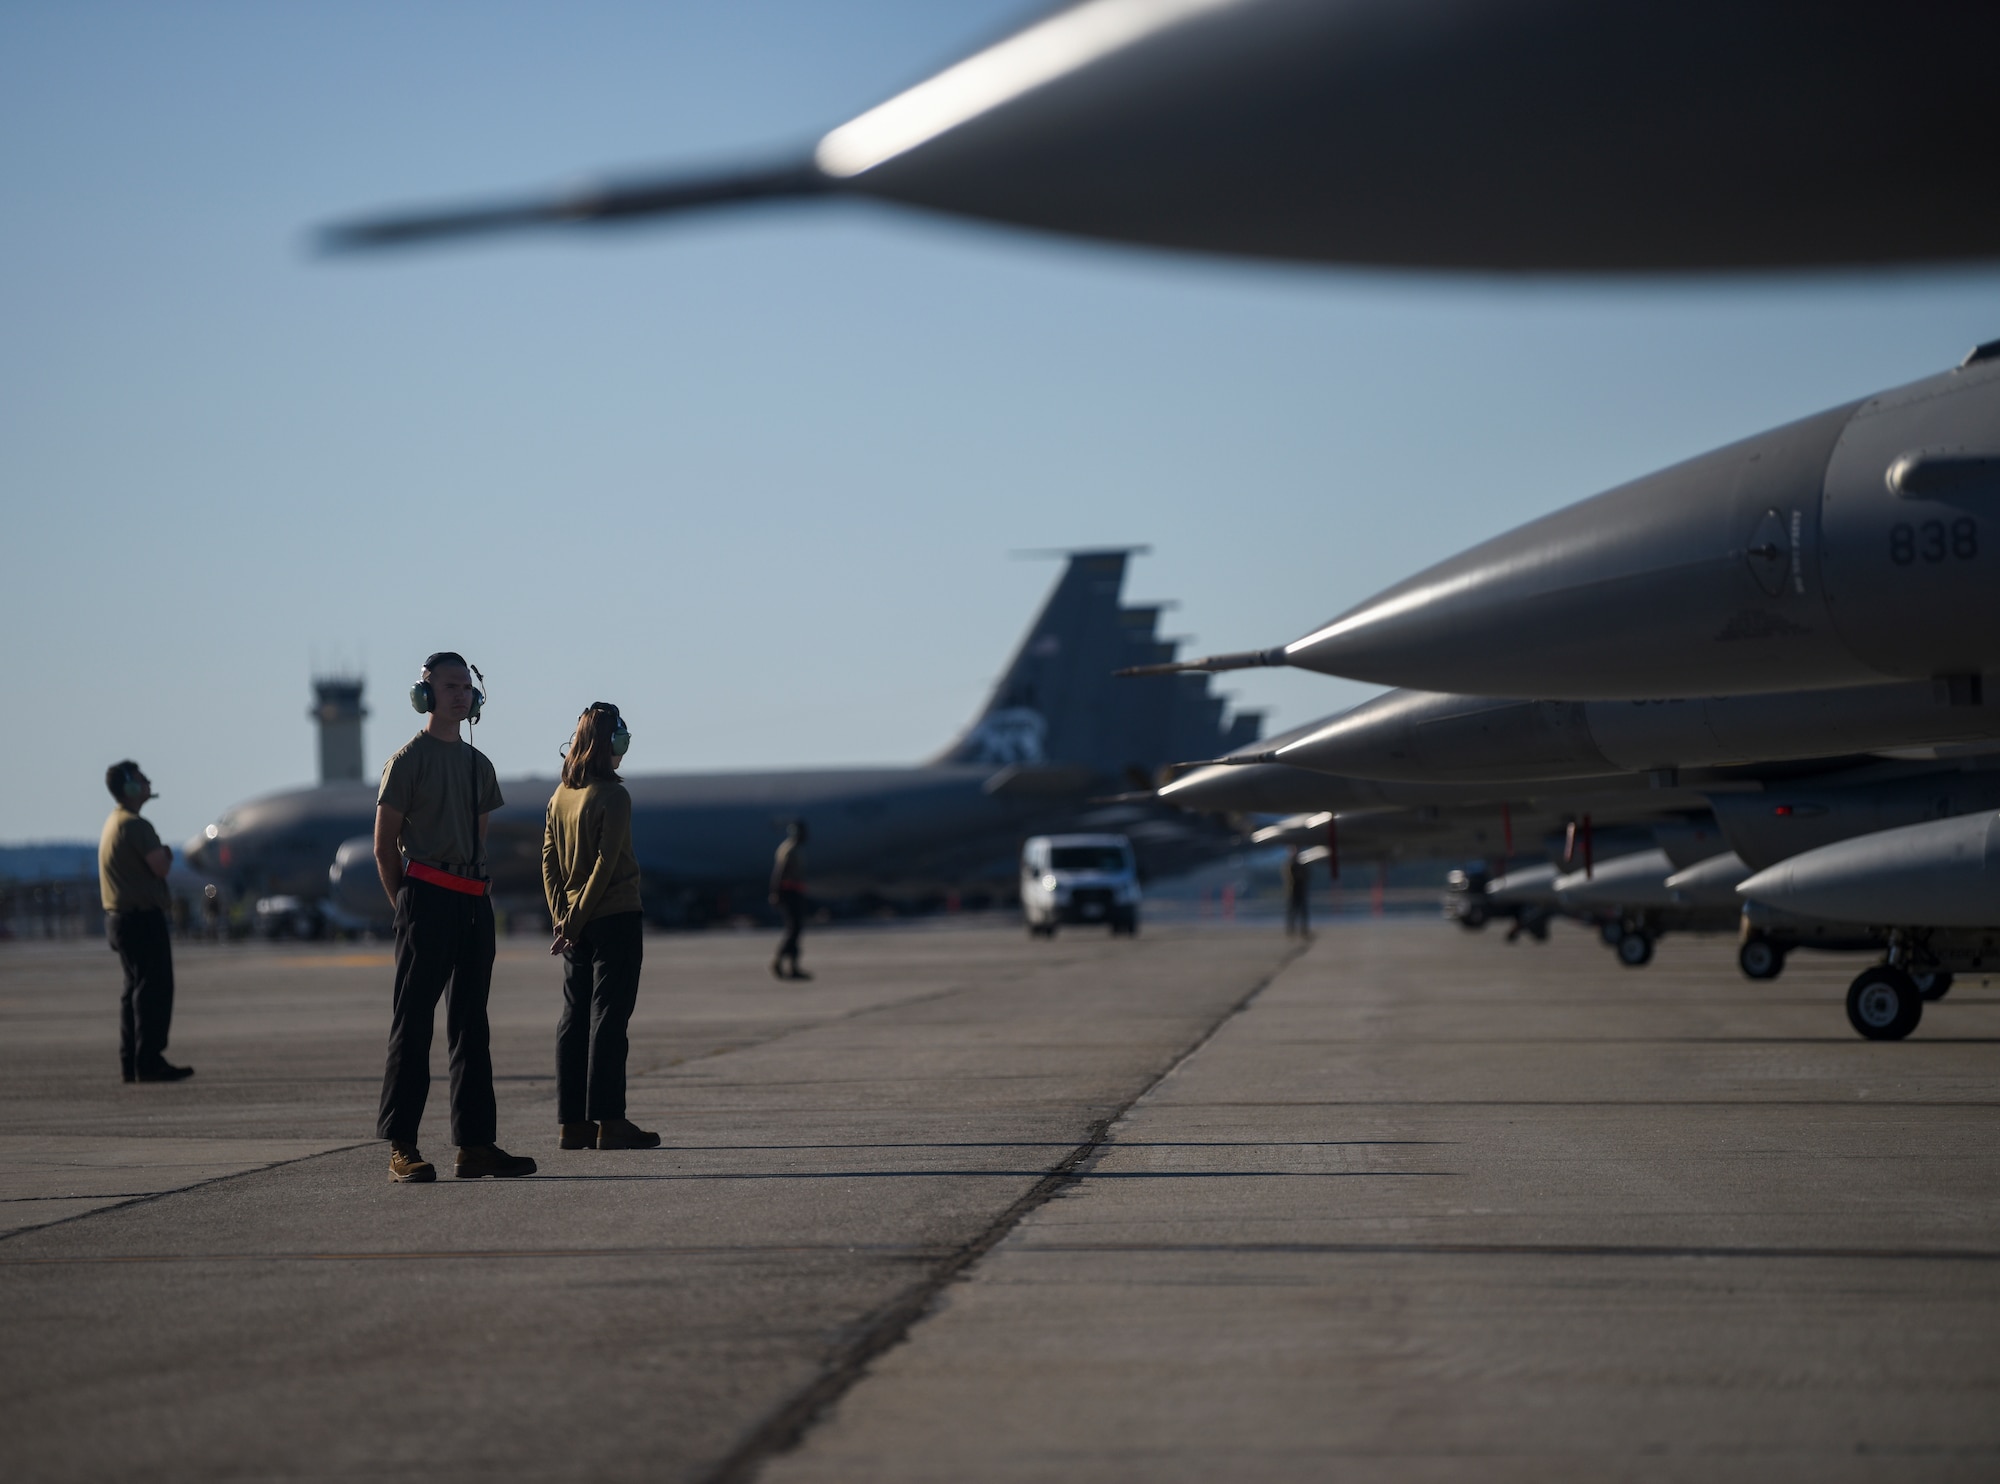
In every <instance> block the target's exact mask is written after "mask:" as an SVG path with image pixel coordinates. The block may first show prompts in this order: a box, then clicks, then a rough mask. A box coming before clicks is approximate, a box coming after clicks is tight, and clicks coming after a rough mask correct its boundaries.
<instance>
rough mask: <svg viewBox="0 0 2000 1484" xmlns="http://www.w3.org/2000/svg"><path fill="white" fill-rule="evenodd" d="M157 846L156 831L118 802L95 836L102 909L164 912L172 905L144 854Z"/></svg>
mask: <svg viewBox="0 0 2000 1484" xmlns="http://www.w3.org/2000/svg"><path fill="white" fill-rule="evenodd" d="M159 848H160V836H159V832H158V831H157V830H155V829H154V828H153V827H152V825H150V824H148V823H147V822H146V821H145V820H143V819H141V818H140V817H139V816H138V814H137V813H136V812H135V811H133V810H131V809H127V808H126V807H125V806H124V805H123V804H120V805H119V806H118V807H117V808H116V809H113V810H112V811H111V817H110V818H109V819H107V820H105V821H104V833H103V834H102V835H100V836H98V838H97V888H98V891H99V892H100V893H101V894H102V896H103V898H104V910H105V911H106V912H146V911H158V912H164V911H166V910H167V908H168V907H170V906H172V905H173V895H172V893H170V892H169V891H168V890H167V883H166V881H165V880H164V879H163V878H161V877H159V876H155V875H154V874H153V868H152V867H151V866H149V865H147V864H146V857H147V856H148V855H151V854H152V853H153V852H154V851H155V850H158V849H159Z"/></svg>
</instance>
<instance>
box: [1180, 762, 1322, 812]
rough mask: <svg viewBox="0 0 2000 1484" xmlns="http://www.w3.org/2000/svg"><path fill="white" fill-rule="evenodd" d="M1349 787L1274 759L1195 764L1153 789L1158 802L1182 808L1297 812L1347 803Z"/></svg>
mask: <svg viewBox="0 0 2000 1484" xmlns="http://www.w3.org/2000/svg"><path fill="white" fill-rule="evenodd" d="M1353 793H1354V791H1353V789H1352V788H1351V787H1350V786H1348V785H1347V784H1346V782H1345V781H1344V780H1342V779H1339V778H1330V777H1328V776H1326V775H1325V774H1323V773H1312V772H1308V771H1307V770H1306V769H1304V768H1287V767H1284V766H1282V765H1280V764H1277V763H1250V764H1247V765H1245V766H1242V767H1229V766H1210V767H1206V768H1197V769H1195V770H1194V771H1193V772H1192V773H1189V774H1187V775H1185V776H1184V777H1181V778H1177V779H1175V780H1174V781H1173V782H1172V783H1169V784H1167V785H1166V787H1164V788H1162V789H1161V790H1160V792H1159V796H1160V799H1161V801H1162V802H1164V803H1168V804H1173V805H1175V806H1177V807H1178V808H1182V809H1196V810H1214V811H1216V812H1218V813H1221V812H1231V813H1234V812H1239V811H1240V812H1248V813H1259V814H1302V813H1307V812H1310V811H1312V810H1315V809H1336V808H1340V807H1341V806H1343V805H1345V804H1348V803H1351V802H1353Z"/></svg>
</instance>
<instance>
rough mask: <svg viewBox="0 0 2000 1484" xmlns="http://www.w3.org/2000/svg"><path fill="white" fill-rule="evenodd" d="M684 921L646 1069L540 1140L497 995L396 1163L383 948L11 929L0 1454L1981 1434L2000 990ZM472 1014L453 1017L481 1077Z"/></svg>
mask: <svg viewBox="0 0 2000 1484" xmlns="http://www.w3.org/2000/svg"><path fill="white" fill-rule="evenodd" d="M769 947H770V944H769V942H767V941H765V940H764V939H762V938H750V937H746V936H741V935H736V934H723V933H718V934H710V935H695V936H686V937H661V938H652V939H649V940H648V943H647V953H648V960H647V971H646V978H645V981H644V983H643V985H642V989H641V997H640V1010H639V1014H638V1016H637V1018H636V1019H635V1023H634V1035H633V1056H632V1074H633V1075H632V1112H633V1115H634V1117H635V1118H637V1119H638V1121H640V1122H641V1123H643V1124H645V1125H646V1126H648V1127H657V1128H660V1129H661V1130H662V1132H663V1133H664V1134H665V1136H666V1142H667V1147H666V1148H664V1149H662V1150H660V1151H656V1152H633V1153H614V1154H599V1153H596V1152H594V1151H592V1152H569V1153H564V1152H561V1151H558V1150H556V1149H555V1147H554V1134H555V1128H554V1108H553V1098H554V1088H553V1082H552V1078H551V1076H550V1074H549V1064H550V1061H551V1057H552V1044H551V1043H552V1039H553V1026H554V1020H555V1015H556V1010H557V1006H558V1004H559V990H558V988H557V977H556V972H555V968H554V965H553V964H552V962H551V961H550V960H549V959H548V958H547V957H546V956H545V955H544V954H543V953H541V951H540V950H539V948H537V947H533V946H531V945H521V946H519V947H516V946H511V945H510V946H509V947H507V948H505V949H503V954H502V960H501V964H500V966H499V970H498V972H497V974H496V980H495V991H494V1022H495V1060H496V1070H497V1072H498V1074H499V1079H500V1081H499V1096H500V1108H501V1142H502V1143H503V1144H504V1145H506V1146H507V1147H508V1148H510V1149H512V1150H514V1151H515V1152H517V1153H528V1154H532V1155H534V1156H535V1157H536V1158H537V1159H539V1160H540V1161H541V1162H542V1173H541V1174H540V1175H538V1176H536V1177H534V1178H532V1179H529V1180H522V1181H514V1182H504V1183H503V1182H494V1181H480V1182H465V1183H458V1182H454V1181H452V1180H451V1178H450V1176H449V1161H450V1147H449V1143H448V1139H447V1135H446V1126H445V1117H444V1085H443V1080H442V1078H441V1077H440V1078H439V1081H438V1083H437V1084H436V1086H435V1087H434V1088H433V1097H432V1104H431V1110H432V1111H431V1114H430V1116H429V1118H428V1119H427V1122H426V1130H427V1132H426V1137H425V1145H426V1151H427V1153H429V1154H430V1156H431V1157H432V1158H433V1159H434V1160H436V1161H437V1162H438V1163H439V1165H440V1169H441V1171H442V1172H443V1173H444V1178H443V1179H441V1180H440V1182H439V1183H438V1184H436V1185H433V1186H427V1187H411V1186H395V1185H391V1184H390V1183H389V1182H388V1180H387V1175H386V1151H385V1149H384V1146H382V1145H381V1144H379V1143H377V1142H375V1141H374V1140H373V1139H372V1138H370V1137H369V1135H370V1133H371V1131H372V1125H373V1115H374V1104H375V1098H376V1095H377V1091H378V1089H379V1085H380V1068H381V1050H382V1042H383V1038H384V1035H385V1033H386V1023H387V999H388V992H387V987H388V967H387V964H386V956H385V955H383V954H381V953H380V952H379V951H377V950H373V949H353V948H335V947H327V948H316V947H315V948H294V949H289V950H287V949H271V948H250V947H211V946H206V945H191V946H188V947H184V948H182V949H181V951H180V954H179V959H178V964H179V977H180V1002H179V1007H178V1010H177V1014H176V1020H175V1033H174V1045H173V1051H172V1055H173V1056H174V1058H175V1059H176V1060H186V1061H189V1062H192V1063H193V1064H195V1065H196V1066H197V1067H198V1068H199V1073H198V1075H197V1076H196V1077H195V1078H194V1079H193V1081H191V1082H188V1083H184V1084H178V1085H170V1086H152V1085H144V1086H136V1087H127V1086H124V1085H122V1084H120V1083H119V1082H118V1081H117V1076H116V1054H115V1053H116V1043H115V1019H114V1015H113V1007H114V1006H115V1002H116V995H117V974H116V964H115V960H113V959H112V958H111V956H110V955H109V954H108V953H106V952H105V951H104V950H103V949H102V948H101V947H100V946H96V945H53V946H43V945H32V944H9V945H0V1110H3V1111H0V1230H4V1231H5V1232H6V1233H7V1235H5V1236H0V1328H4V1332H5V1335H6V1341H7V1342H6V1344H5V1345H4V1346H0V1472H4V1473H5V1475H6V1476H7V1477H8V1478H9V1479H10V1480H11V1479H22V1480H42V1479H62V1480H67V1479H77V1480H83V1479H93V1480H95V1479H127V1478H130V1479H196V1478H202V1479H207V1478H246V1477H260V1478H353V1477H368V1478H375V1477H400V1476H404V1475H424V1476H427V1477H431V1478H444V1479H460V1478H463V1479H468V1480H470V1479H493V1478H507V1479H512V1478H520V1479H537V1480H540V1479H626V1478H635V1479H636V1478H646V1479H688V1480H712V1479H713V1480H721V1479H747V1478H752V1477H757V1478H762V1479H767V1480H772V1481H798V1480H860V1479H868V1480H876V1479H886V1480H897V1479H911V1480H915V1479H925V1480H928V1479H939V1480H943V1479H953V1480H957V1479H1042V1478H1052V1477H1060V1478H1063V1479H1065V1480H1074V1479H1085V1480H1097V1479H1102V1480H1141V1479H1144V1480H1156V1479H1168V1480H1176V1479H1189V1480H1193V1479H1215V1478H1231V1479H1236V1478H1241V1479H1278V1480H1284V1479H1324V1478H1329V1477H1340V1478H1356V1479H1364V1480H1368V1479H1385V1480H1387V1479H1395V1480H1432V1479H1479V1480H1489V1479H1517V1478H1518V1479H1524V1480H1525V1479H1531V1478H1532V1479H1548V1478H1611V1477H1616V1478H1634V1479H1697V1478H1698V1479H1717V1478H1724V1479H1736V1478H1740V1479H1753V1478H1754V1479H1771V1478H1799V1479H1849V1478H1852V1479H1877V1478H1880V1479H1909V1478H1936V1479H1991V1478H1994V1477H1996V1476H2000V1344H1996V1341H2000V1225H1997V1224H1996V1218H2000V1169H1996V1164H1995V1161H1994V1159H1993V1157H1992V1150H1993V1148H1994V1143H1995V1135H1996V1134H2000V1085H1996V1079H1995V1077H1994V1076H1993V1071H1992V1068H1993V1064H1994V1058H1995V1050H1996V1047H2000V993H1996V992H1995V991H1994V990H1991V989H1987V988H1983V987H1982V986H1980V985H1979V984H1977V983H1976V982H1975V983H1965V982H1962V983H1961V984H1960V985H1958V986H1957V987H1956V988H1955V989H1954V990H1953V992H1952V994H1951V996H1950V997H1949V998H1948V999H1947V1000H1945V1001H1943V1002H1941V1003H1939V1004H1936V1005H1933V1006H1931V1007H1929V1008H1928V1010H1927V1012H1926V1016H1925V1020H1924V1024H1923V1025H1922V1026H1921V1027H1920V1028H1919V1029H1918V1031H1917V1033H1916V1035H1915V1036H1914V1037H1912V1038H1911V1039H1910V1040H1909V1041H1906V1042H1902V1043H1895V1044H1873V1043H1868V1042H1864V1041H1861V1040H1860V1039H1858V1038H1857V1037H1855V1036H1854V1035H1853V1034H1852V1033H1851V1032H1850V1031H1849V1030H1848V1028H1847V1026H1846V1023H1845V1018H1844V1016H1843V1014H1842V1011H1841V1006H1840V998H1841V992H1842V990H1843V988H1844V986H1845V983H1846V981H1847V980H1848V979H1849V978H1850V977H1851V976H1852V974H1853V973H1854V972H1855V970H1856V969H1857V968H1858V967H1859V963H1860V961H1859V960H1856V959H1851V958H1835V957H1817V958H1816V957H1814V956H1812V955H1807V954H1798V955H1794V957H1793V959H1792V961H1791V962H1790V964H1788V966H1787V969H1786V973H1785V976H1784V978H1782V979H1780V980H1778V981H1776V982H1775V983H1767V984H1752V983H1750V982H1748V981H1746V980H1744V979H1742V978H1741V977H1740V976H1739V975H1738V974H1737V973H1736V971H1735V969H1734V966H1733V962H1732V949H1731V946H1730V945H1729V944H1728V943H1726V942H1723V941H1720V940H1714V939H1710V940H1691V939H1684V938H1683V939H1674V938H1669V939H1667V940H1666V941H1665V942H1663V943H1662V945H1661V949H1660V953H1659V956H1658V958H1657V959H1656V961H1655V962H1654V964H1653V965H1652V966H1650V967H1649V968H1646V969H1643V970H1638V971H1632V970H1625V969H1622V968H1620V967H1618V966H1617V965H1616V964H1615V963H1614V962H1613V961H1612V959H1611V956H1610V954H1609V953H1608V952H1607V951H1606V950H1605V949H1603V948H1602V947H1601V946H1600V945H1598V944H1597V943H1596V942H1595V940H1594V939H1593V938H1590V937H1587V936H1586V935H1584V934H1582V933H1578V932H1560V931H1559V932H1558V935H1557V937H1556V940H1555V941H1554V942H1552V943H1550V944H1548V945H1545V946H1543V945H1534V944H1530V943H1523V944H1518V945H1514V946H1511V947H1510V946H1506V945H1503V944H1502V943H1501V942H1500V941H1499V938H1498V935H1497V934H1495V933H1490V932H1489V933H1486V934H1480V935H1473V934H1466V933H1463V932H1460V931H1459V930H1457V929H1454V928H1451V927H1448V926H1445V925H1443V924H1440V923H1437V922H1435V921H1413V922H1394V921H1391V922H1381V923H1342V924H1339V925H1336V926H1333V927H1331V928H1330V929H1329V930H1327V931H1326V932H1324V933H1323V934H1322V935H1321V936H1320V937H1319V938H1318V939H1317V940H1316V941H1315V943H1314V944H1313V946H1312V948H1311V949H1310V951H1308V952H1307V953H1305V954H1304V956H1302V957H1296V958H1295V957H1293V956H1292V955H1291V952H1290V950H1288V948H1287V946H1286V945H1285V943H1284V942H1283V940H1282V939H1280V938H1278V937H1276V935H1275V932H1270V933H1264V932H1253V931H1251V930H1250V929H1248V928H1246V927H1237V928H1234V929H1222V928H1215V929H1211V930H1208V931H1201V930H1197V929H1192V928H1184V929H1178V930H1165V931H1155V930H1152V929H1149V930H1148V931H1147V933H1146V934H1145V935H1144V936H1142V937H1141V938H1140V939H1139V940H1138V941H1137V942H1136V943H1127V942H1123V941H1120V942H1115V943H1114V942H1111V941H1108V940H1107V939H1106V938H1104V937H1103V936H1102V935H1100V934H1096V933H1090V934H1085V933H1065V934H1064V935H1063V936H1062V937H1061V938H1059V939H1058V940H1057V941H1056V942H1055V943H1054V944H1044V943H1036V942H1030V941H1028V940H1027V939H1026V938H1025V937H1024V936H1023V935H1022V934H1020V933H1019V931H1018V930H1016V929H1011V928H1002V927H1000V926H998V925H988V926H981V925H976V924H975V925H971V926H940V927H917V928H910V929H887V930H880V931H874V930H857V931H849V932H838V933H826V934H821V935H818V936H817V937H815V938H814V939H812V940H811V942H810V945H809V949H808V963H809V965H810V966H811V967H813V968H814V969H815V970H816V971H817V972H818V974H819V978H818V979H817V980H816V981H815V982H813V983H811V984H807V985H800V986H792V985H784V984H779V983H777V982H775V981H773V980H772V979H770V978H769V977H768V974H767V972H766V970H765V967H764V963H765V959H764V955H765V953H766V952H767V951H768V949H769ZM441 1062H442V1047H441V1046H440V1048H439V1068H440V1071H441Z"/></svg>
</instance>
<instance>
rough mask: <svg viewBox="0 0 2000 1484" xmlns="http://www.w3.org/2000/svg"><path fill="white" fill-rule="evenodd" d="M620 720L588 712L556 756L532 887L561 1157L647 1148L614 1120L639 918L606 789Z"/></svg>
mask: <svg viewBox="0 0 2000 1484" xmlns="http://www.w3.org/2000/svg"><path fill="white" fill-rule="evenodd" d="M631 742H632V734H631V732H629V731H628V730H627V729H626V727H625V718H624V717H622V716H621V715H619V712H618V708H617V707H616V706H614V705H612V704H611V703H610V702H609V701H593V702H592V703H591V705H590V707H589V709H587V710H586V711H585V712H584V713H583V715H582V716H580V717H578V718H577V722H576V735H575V736H574V737H572V738H571V739H570V744H569V750H568V751H567V752H566V753H564V754H563V769H562V782H561V783H559V784H558V785H557V786H556V791H555V792H554V793H553V794H552V795H550V797H549V813H548V824H547V827H546V828H545V829H544V830H543V832H542V888H543V890H544V891H545V892H546V893H547V895H548V900H549V921H550V922H551V923H552V924H553V925H554V927H555V942H554V943H553V944H552V945H551V946H550V948H549V952H551V953H560V954H561V955H562V958H563V1009H562V1019H561V1020H559V1021H558V1022H557V1023H556V1122H557V1130H556V1135H557V1142H558V1143H559V1144H560V1145H561V1147H562V1148H564V1149H589V1148H592V1147H595V1148H598V1149H657V1148H659V1147H660V1136H659V1135H658V1134H655V1133H648V1132H647V1131H646V1130H645V1129H642V1128H640V1127H639V1126H638V1125H637V1124H635V1123H633V1122H632V1121H631V1120H630V1119H628V1118H627V1117H626V1116H625V1057H626V1052H627V1050H628V1049H629V1046H630V1042H629V1039H628V1037H627V1035H626V1027H627V1025H629V1024H630V1023H631V1020H632V1007H633V1006H634V1005H635V1004H637V1003H638V999H639V966H640V964H641V963H642V962H643V961H644V958H645V951H646V944H645V937H644V929H645V916H644V914H643V913H642V912H641V911H640V904H639V861H638V858H637V857H635V856H634V855H633V854H632V796H631V795H630V794H628V793H626V792H625V785H624V784H623V783H621V782H620V781H619V779H618V759H620V758H621V757H623V756H624V755H625V750H626V748H628V747H629V746H630V745H631Z"/></svg>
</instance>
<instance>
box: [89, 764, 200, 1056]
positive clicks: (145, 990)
mask: <svg viewBox="0 0 2000 1484" xmlns="http://www.w3.org/2000/svg"><path fill="white" fill-rule="evenodd" d="M104 786H105V787H106V788H107V789H109V790H110V791H111V797H112V798H113V799H114V800H116V801H117V807H116V808H114V809H113V810H112V811H111V817H110V818H109V819H107V820H105V821H104V833H103V834H102V835H100V836H99V837H98V840H97V884H98V889H99V891H100V893H101V895H102V896H103V899H104V931H105V936H106V937H107V938H109V939H110V941H111V950H112V952H114V953H116V954H117V955H118V960H119V962H120V963H121V964H123V965H124V968H125V992H124V994H122V995H121V996H120V997H119V1000H118V1065H119V1069H120V1070H121V1071H122V1072H123V1073H124V1074H125V1080H126V1081H127V1082H178V1081H180V1080H181V1079H182V1078H183V1077H192V1076H193V1075H194V1068H193V1067H177V1066H174V1065H173V1064H172V1063H171V1062H169V1061H168V1060H167V1056H166V1052H167V1032H168V1030H169V1029H170V1028H171V1027H172V1025H173V1019H174V947H173V942H172V939H171V937H170V936H169V934H168V931H167V911H168V909H169V908H170V907H171V906H172V904H173V899H172V895H171V894H170V893H169V892H168V890H167V872H169V871H171V870H172V869H173V867H174V853H173V851H171V850H169V849H168V848H167V847H166V846H164V845H162V844H161V843H160V836H159V833H158V831H156V830H155V829H154V828H153V827H152V825H150V824H148V823H147V822H146V821H145V820H143V819H141V818H140V817H139V811H140V810H141V809H143V808H145V807H146V801H147V800H148V799H150V798H152V797H153V781H152V780H151V779H150V778H148V777H147V776H146V775H145V774H144V773H142V772H141V771H140V770H139V765H138V764H137V763H135V762H133V761H132V760H131V759H130V758H127V759H125V760H124V761H123V762H118V763H113V764H112V765H111V766H110V767H108V768H106V769H105V770H104Z"/></svg>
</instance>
